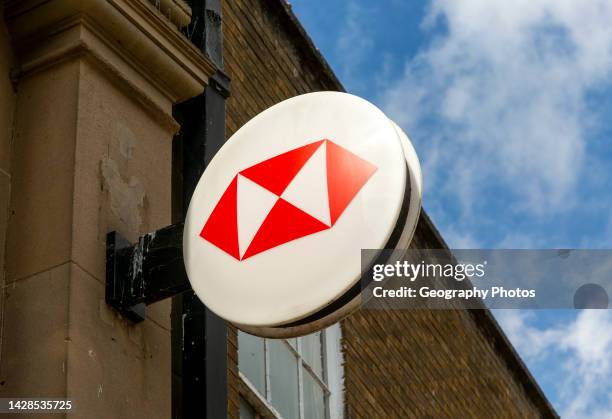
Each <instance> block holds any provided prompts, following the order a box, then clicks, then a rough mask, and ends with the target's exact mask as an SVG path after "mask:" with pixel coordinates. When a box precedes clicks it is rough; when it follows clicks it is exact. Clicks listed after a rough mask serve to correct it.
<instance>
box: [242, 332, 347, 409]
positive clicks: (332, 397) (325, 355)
mask: <svg viewBox="0 0 612 419" xmlns="http://www.w3.org/2000/svg"><path fill="white" fill-rule="evenodd" d="M239 333H242V332H239ZM341 338H342V332H341V329H340V325H339V324H334V325H332V326H330V327H328V328H327V329H325V330H322V331H321V352H322V367H323V368H322V373H323V377H319V375H318V374H317V373H316V372H314V371H313V370H312V367H311V365H309V364H308V363H307V362H306V361H305V360H304V359H303V357H302V342H301V339H299V338H298V339H297V342H296V343H297V348H293V346H291V345H290V344H289V342H288V341H287V340H285V339H282V344H283V345H285V346H286V348H287V349H288V350H289V351H291V353H292V354H293V355H294V356H295V359H296V367H297V368H298V370H297V371H298V409H299V415H300V418H303V417H304V400H303V399H304V394H303V393H304V389H303V382H304V377H303V374H304V371H303V369H302V367H304V369H306V370H308V371H309V372H310V373H311V376H312V377H313V378H314V380H315V381H316V382H317V383H318V384H319V385H320V386H321V388H322V389H323V392H324V398H325V405H326V409H325V418H326V419H343V418H344V394H343V385H344V383H343V380H344V373H343V367H342V351H341V345H340V341H341ZM238 350H239V351H240V348H238ZM270 365H271V364H270V352H269V349H268V339H264V369H265V371H264V374H265V393H266V394H265V395H264V394H261V393H260V392H259V391H258V390H257V389H256V388H255V386H254V385H253V384H252V383H251V382H250V381H249V379H248V378H247V377H246V376H245V375H244V374H243V373H242V372H241V371H240V370H239V376H240V378H241V379H242V380H243V381H244V382H245V384H246V385H247V387H248V388H249V389H250V390H251V391H252V392H253V394H255V395H256V396H257V398H258V399H259V400H260V401H261V402H262V403H263V404H264V406H265V407H266V408H268V409H269V411H270V412H271V413H273V414H274V415H275V416H276V417H277V418H282V416H281V414H280V413H279V412H278V411H277V410H276V408H275V407H274V406H273V405H272V391H271V378H270ZM239 367H240V366H239Z"/></svg>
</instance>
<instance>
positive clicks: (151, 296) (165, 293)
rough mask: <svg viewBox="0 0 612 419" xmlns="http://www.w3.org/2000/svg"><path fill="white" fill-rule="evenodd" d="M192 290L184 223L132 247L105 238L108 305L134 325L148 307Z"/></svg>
mask: <svg viewBox="0 0 612 419" xmlns="http://www.w3.org/2000/svg"><path fill="white" fill-rule="evenodd" d="M190 288H191V285H190V284H189V280H188V279H187V273H186V272H185V266H184V264H183V223H178V224H174V225H171V226H168V227H164V228H162V229H160V230H157V231H154V232H152V233H149V234H145V235H144V236H142V237H140V238H139V239H138V242H137V243H136V244H131V243H130V242H128V241H127V240H125V239H124V238H123V237H122V236H121V235H120V234H119V233H117V232H115V231H113V232H111V233H108V234H107V236H106V303H107V304H109V305H110V306H111V307H113V308H114V309H116V310H117V311H118V312H119V313H121V315H123V316H124V317H126V318H127V319H129V320H130V321H132V322H134V323H138V322H141V321H143V320H144V319H145V307H146V306H147V305H149V304H152V303H155V302H157V301H160V300H163V299H165V298H169V297H173V296H175V295H177V294H180V293H182V292H183V291H186V290H188V289H190Z"/></svg>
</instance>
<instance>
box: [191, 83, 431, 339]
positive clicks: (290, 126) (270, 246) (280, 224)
mask: <svg viewBox="0 0 612 419" xmlns="http://www.w3.org/2000/svg"><path fill="white" fill-rule="evenodd" d="M421 183H422V181H421V172H420V167H419V163H418V159H417V157H416V154H415V152H414V149H413V148H412V146H411V144H410V141H409V140H408V138H407V137H406V136H405V134H404V133H403V132H402V131H401V130H400V129H399V128H398V127H397V126H396V125H395V124H393V123H392V122H390V121H389V119H388V118H387V117H386V116H385V115H384V114H383V113H382V112H381V111H380V110H379V109H377V108H376V107H375V106H374V105H372V104H370V103H369V102H367V101H365V100H363V99H361V98H358V97H356V96H353V95H349V94H346V93H339V92H318V93H310V94H306V95H301V96H297V97H294V98H292V99H289V100H286V101H284V102H281V103H279V104H277V105H275V106H273V107H271V108H269V109H267V110H266V111H264V112H262V113H261V114H259V115H257V116H256V117H255V118H253V119H252V120H251V121H249V122H248V123H247V124H245V125H244V126H243V127H242V128H241V129H240V130H238V131H237V132H236V133H235V134H234V135H233V136H232V137H231V138H230V139H229V140H228V141H227V142H226V144H225V145H224V146H223V147H222V148H221V150H220V151H219V152H218V153H217V155H216V156H215V157H214V159H213V160H212V161H211V163H210V164H209V165H208V167H207V169H206V171H205V172H204V174H203V175H202V177H201V179H200V181H199V183H198V186H197V188H196V190H195V192H194V194H193V197H192V199H191V202H190V205H189V210H188V213H187V218H186V221H185V229H184V236H183V253H184V260H185V267H186V271H187V275H188V277H189V281H190V282H191V285H192V287H193V289H194V291H195V292H196V294H197V295H198V297H199V298H200V299H201V300H202V301H203V302H204V303H205V304H206V305H207V306H208V307H209V308H210V309H211V310H213V311H214V312H215V313H217V314H218V315H219V316H221V317H223V318H225V319H226V320H228V321H230V322H232V323H234V324H236V325H238V326H239V327H240V328H242V329H244V330H246V331H248V332H250V333H254V334H259V335H263V336H278V337H280V336H293V335H298V334H305V333H310V332H312V331H313V330H316V329H319V328H322V327H325V326H327V325H329V324H331V323H333V322H335V321H337V320H339V318H341V317H343V316H344V315H346V314H347V313H348V312H350V311H351V310H353V309H354V308H356V307H357V306H358V305H359V304H358V303H359V291H360V286H359V280H360V278H361V271H362V268H361V266H362V263H361V249H381V248H406V247H407V246H408V244H409V243H410V240H411V238H412V234H413V232H414V228H415V226H416V222H417V219H418V215H419V211H420V204H421V189H422V188H421Z"/></svg>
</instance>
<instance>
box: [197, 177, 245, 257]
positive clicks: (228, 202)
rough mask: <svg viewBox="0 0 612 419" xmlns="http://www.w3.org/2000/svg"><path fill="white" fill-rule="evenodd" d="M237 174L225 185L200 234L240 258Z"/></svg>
mask: <svg viewBox="0 0 612 419" xmlns="http://www.w3.org/2000/svg"><path fill="white" fill-rule="evenodd" d="M237 196H238V176H234V180H232V183H230V185H229V186H228V187H227V189H226V190H225V192H224V193H223V196H222V197H221V199H220V200H219V202H218V203H217V206H215V209H213V211H212V213H211V214H210V217H208V220H207V221H206V224H204V228H202V231H201V232H200V236H201V237H202V238H203V239H205V240H208V241H209V242H211V243H212V244H214V245H215V246H217V247H218V248H220V249H221V250H223V251H225V252H226V253H228V254H230V255H231V256H233V257H235V258H236V259H238V260H240V251H239V250H238V210H237V207H238V205H237V203H238V200H237Z"/></svg>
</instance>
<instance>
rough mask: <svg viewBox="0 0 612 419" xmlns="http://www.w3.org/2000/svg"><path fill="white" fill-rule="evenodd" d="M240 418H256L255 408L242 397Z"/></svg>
mask: <svg viewBox="0 0 612 419" xmlns="http://www.w3.org/2000/svg"><path fill="white" fill-rule="evenodd" d="M240 419H255V410H254V409H253V408H252V407H251V405H250V404H248V403H247V401H246V400H244V399H243V398H242V397H241V398H240Z"/></svg>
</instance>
